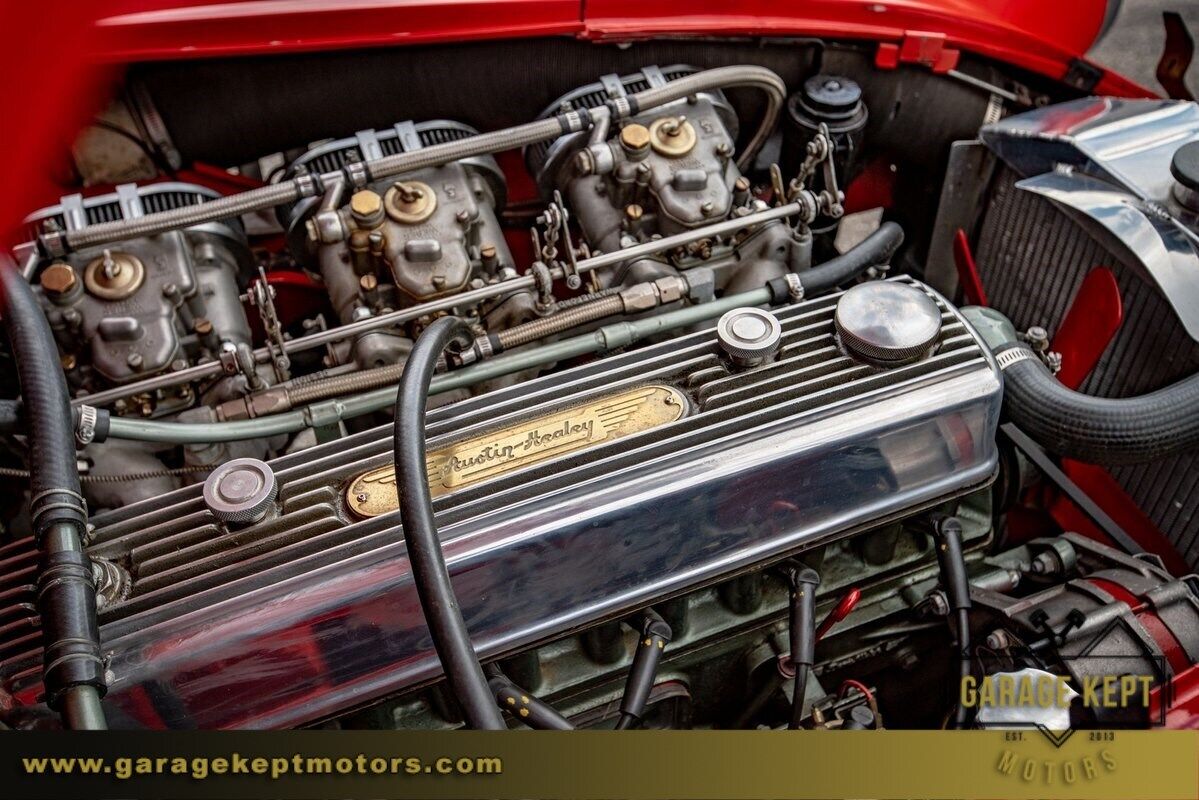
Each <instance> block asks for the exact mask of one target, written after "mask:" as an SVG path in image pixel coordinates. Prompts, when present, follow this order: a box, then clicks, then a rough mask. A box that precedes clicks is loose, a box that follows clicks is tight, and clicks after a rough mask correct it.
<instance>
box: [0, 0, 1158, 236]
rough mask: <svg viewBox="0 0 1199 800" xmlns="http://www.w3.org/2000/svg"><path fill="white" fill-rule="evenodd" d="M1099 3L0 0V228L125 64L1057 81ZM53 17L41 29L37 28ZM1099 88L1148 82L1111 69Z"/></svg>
mask: <svg viewBox="0 0 1199 800" xmlns="http://www.w3.org/2000/svg"><path fill="white" fill-rule="evenodd" d="M1107 5H1108V4H1107V0H1073V2H1070V3H1045V2H1044V1H1043V0H897V1H892V0H887V1H886V2H869V1H868V0H793V1H792V2H780V1H779V0H745V1H744V2H736V3H730V2H727V0H692V1H691V2H689V3H684V4H679V3H668V2H663V0H638V1H636V2H634V1H633V0H585V1H584V0H431V1H429V2H421V1H420V0H415V1H414V0H392V1H391V2H387V1H386V0H341V1H340V2H339V1H338V0H244V1H243V2H203V1H202V0H201V1H200V2H195V1H194V0H193V2H181V1H180V0H148V1H147V0H142V1H141V2H137V1H136V0H115V1H114V2H109V3H106V4H105V3H77V2H64V0H45V1H44V2H41V3H36V4H32V3H9V4H6V5H5V6H3V7H2V9H0V22H2V23H3V24H2V25H0V29H2V30H7V31H9V41H8V43H7V44H8V46H7V47H6V48H5V49H4V50H3V51H0V52H2V53H3V54H2V55H0V59H2V65H3V74H4V76H5V78H4V81H3V82H2V84H0V100H2V101H3V106H4V108H6V109H7V110H8V112H9V113H10V114H13V115H19V119H20V122H19V124H12V123H10V124H9V125H8V126H6V129H7V131H8V137H9V138H8V145H9V146H8V147H5V148H3V149H2V150H0V168H3V169H4V171H5V174H6V175H9V176H10V178H15V181H14V182H13V184H12V185H16V186H19V187H21V190H20V191H16V192H4V193H0V226H2V227H3V228H4V229H5V230H12V229H14V228H13V226H15V225H16V223H17V222H18V220H19V219H20V217H21V216H22V215H23V213H24V212H25V211H26V210H27V209H29V208H33V207H36V206H37V205H38V204H39V203H42V202H48V201H50V200H52V199H54V196H55V193H56V192H55V189H54V188H53V181H51V180H49V178H48V171H47V169H46V168H45V166H44V165H45V164H46V163H48V159H49V158H50V157H51V154H53V153H60V152H62V147H63V145H64V143H65V142H68V141H69V140H70V139H71V138H72V137H73V136H74V133H75V131H76V130H77V129H78V126H79V124H81V123H82V122H83V121H84V120H86V119H87V118H89V117H90V116H91V115H92V114H93V113H94V111H95V110H96V108H97V107H98V106H99V105H100V104H102V103H103V102H104V98H105V97H106V96H107V95H108V89H109V88H110V87H109V84H110V83H111V82H112V81H113V80H114V79H115V78H116V77H117V76H119V74H120V65H123V64H126V63H129V62H133V61H146V60H161V59H185V58H204V57H215V56H229V55H243V56H244V55H264V54H270V53H279V52H295V51H304V50H327V49H342V48H360V47H378V46H389V45H390V46H394V45H398V44H415V43H423V42H437V41H451V40H464V39H495V38H513V37H528V36H561V35H567V36H575V37H578V38H581V39H588V40H598V41H605V40H607V41H611V40H628V39H636V38H643V37H652V36H664V35H684V36H702V35H720V36H730V35H763V36H822V37H830V38H852V39H869V40H875V41H880V42H898V41H901V40H903V39H904V38H905V37H908V36H911V35H912V34H914V33H915V34H921V35H928V34H932V35H933V37H941V36H943V37H944V41H945V45H946V46H949V47H954V48H958V49H961V50H965V51H969V52H974V53H978V54H980V55H984V56H988V57H991V58H995V59H998V60H1000V61H1004V62H1008V63H1011V64H1015V65H1018V66H1020V67H1023V68H1025V69H1030V70H1033V71H1035V72H1039V73H1042V74H1045V75H1048V76H1050V77H1053V78H1061V77H1062V76H1064V75H1065V73H1066V70H1067V69H1068V68H1069V65H1070V63H1071V61H1072V60H1074V59H1076V58H1079V57H1081V56H1082V55H1083V54H1085V52H1086V50H1087V49H1088V48H1089V47H1090V45H1091V44H1092V43H1093V41H1094V40H1095V38H1096V37H1097V36H1098V35H1099V33H1100V31H1101V30H1102V27H1103V24H1104V20H1105V14H1106V12H1107ZM49 20H53V22H54V24H53V25H51V24H48V21H49ZM1096 90H1097V91H1098V92H1099V93H1103V94H1117V95H1143V94H1147V90H1145V89H1143V88H1142V87H1139V86H1137V85H1136V84H1134V83H1132V82H1130V81H1128V80H1126V79H1124V78H1121V77H1120V76H1118V75H1114V74H1112V73H1106V74H1105V76H1104V78H1103V79H1102V80H1101V81H1100V83H1099V85H1098V86H1097V87H1096Z"/></svg>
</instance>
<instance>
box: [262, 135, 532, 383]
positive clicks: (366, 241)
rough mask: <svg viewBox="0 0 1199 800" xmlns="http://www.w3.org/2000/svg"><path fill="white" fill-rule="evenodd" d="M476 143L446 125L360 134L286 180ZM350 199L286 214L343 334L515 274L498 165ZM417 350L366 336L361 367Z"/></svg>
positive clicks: (482, 161)
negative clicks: (462, 141) (458, 142)
mask: <svg viewBox="0 0 1199 800" xmlns="http://www.w3.org/2000/svg"><path fill="white" fill-rule="evenodd" d="M474 133H475V131H474V129H472V128H470V127H468V126H466V125H462V124H460V123H456V122H448V121H444V120H438V121H431V122H421V123H413V122H401V123H398V124H397V125H395V126H393V127H392V128H390V129H386V130H377V131H370V130H368V131H360V132H358V133H357V134H355V135H354V136H353V137H350V138H345V139H339V140H337V141H333V142H329V143H326V144H322V145H318V146H316V147H313V148H312V149H310V150H309V151H308V152H307V153H305V154H304V155H303V156H301V157H300V158H299V159H297V160H296V161H295V162H293V163H292V165H291V166H290V167H289V168H288V174H289V175H297V174H301V173H302V172H313V173H324V172H328V171H330V170H340V169H344V168H346V167H347V165H351V164H354V163H355V162H359V161H361V160H363V159H374V158H379V157H382V156H385V155H393V154H395V153H400V152H410V151H413V150H418V149H420V148H421V147H424V146H427V145H430V144H436V143H440V142H446V141H453V140H455V139H459V138H462V137H464V136H469V135H473V134H474ZM346 194H347V193H343V196H342V198H341V202H342V203H344V204H343V205H339V206H338V207H336V208H326V207H323V206H322V205H321V200H319V199H318V198H311V199H310V200H308V201H301V202H300V203H297V204H295V205H294V206H291V207H289V208H286V209H283V210H282V212H281V214H282V217H283V219H282V221H283V223H284V225H285V227H286V228H287V230H288V236H289V239H291V240H292V241H293V243H299V242H301V241H302V242H303V245H304V246H303V247H302V248H301V247H293V252H306V253H308V254H309V256H310V258H311V259H312V261H313V262H314V263H315V265H316V266H317V268H318V269H319V271H320V274H321V276H322V278H323V279H324V282H325V288H326V290H327V291H328V293H329V298H330V300H331V301H332V304H333V308H334V310H335V311H336V313H337V316H338V318H339V320H340V322H341V323H343V324H344V323H348V322H354V321H357V320H361V319H366V318H369V317H371V316H374V315H377V314H385V313H387V312H389V311H393V310H396V309H399V308H403V307H406V306H410V305H414V304H416V303H420V302H424V301H426V300H430V299H433V298H436V297H442V296H446V295H451V294H454V293H457V292H461V291H462V290H464V289H466V288H468V286H470V285H471V283H472V282H480V281H483V280H487V279H489V278H495V277H497V276H498V275H499V274H500V273H501V271H502V270H505V269H511V268H512V263H513V262H512V257H511V255H510V253H509V251H508V248H507V245H506V244H505V242H504V236H503V231H502V230H501V228H500V224H499V220H498V218H497V213H498V211H499V209H501V208H502V207H503V204H504V201H505V196H506V185H505V182H504V177H503V173H502V172H501V171H500V169H499V166H498V165H497V164H496V162H495V159H494V158H492V157H490V156H485V157H478V158H468V159H463V160H461V161H456V162H453V163H449V164H445V165H442V166H435V167H427V168H424V169H420V170H417V171H415V172H411V173H408V174H405V175H402V176H399V177H398V178H389V179H385V180H381V181H373V182H371V183H369V184H368V185H366V186H365V187H363V188H361V189H359V190H357V191H355V192H353V194H351V195H349V196H348V197H346V196H345V195H346ZM410 346H411V342H410V340H407V339H405V338H404V337H398V336H391V335H386V334H368V335H367V336H364V337H362V339H360V340H359V341H358V343H357V344H356V346H355V352H354V358H355V359H356V360H357V361H359V362H360V363H361V362H368V363H366V364H363V365H365V366H381V365H383V364H387V363H395V362H396V361H398V360H399V359H400V358H401V357H402V356H403V354H404V353H406V352H407V350H408V348H409V347H410Z"/></svg>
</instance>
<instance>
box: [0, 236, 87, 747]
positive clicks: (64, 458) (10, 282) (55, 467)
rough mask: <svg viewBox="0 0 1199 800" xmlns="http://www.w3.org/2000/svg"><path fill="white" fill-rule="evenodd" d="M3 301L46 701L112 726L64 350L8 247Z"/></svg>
mask: <svg viewBox="0 0 1199 800" xmlns="http://www.w3.org/2000/svg"><path fill="white" fill-rule="evenodd" d="M0 308H2V309H3V314H4V329H5V331H6V332H7V333H8V340H9V345H10V347H11V348H12V352H13V357H14V359H15V360H16V364H17V375H18V379H19V380H20V383H21V394H22V396H23V408H24V409H25V411H26V413H25V416H26V417H27V421H28V434H29V448H30V458H29V466H30V473H31V474H30V501H29V505H30V509H29V510H30V518H31V520H32V523H33V532H34V535H35V536H36V537H37V541H38V543H39V546H40V548H41V551H42V568H41V573H40V576H39V579H38V612H39V614H40V616H41V625H42V648H43V653H44V655H43V676H42V680H43V683H44V684H45V689H46V702H47V703H48V704H49V706H50V707H51V708H53V709H55V710H56V711H60V712H61V713H62V714H63V718H64V720H65V721H66V724H67V726H68V727H71V728H81V729H103V728H105V727H106V725H105V720H104V713H103V710H102V708H101V707H100V698H101V697H102V696H103V695H104V692H105V690H106V688H107V687H106V685H105V681H104V663H103V661H102V660H101V656H100V628H99V624H98V623H97V621H96V591H95V586H94V584H93V583H92V569H91V562H90V561H89V560H88V557H87V554H86V553H84V551H83V544H82V542H83V540H84V537H85V535H86V533H87V510H86V508H85V506H84V503H83V496H82V495H81V494H80V491H79V471H78V465H77V463H76V459H75V437H74V431H73V429H72V428H73V420H74V415H73V414H72V411H71V400H70V395H69V393H68V391H67V384H66V379H65V378H64V377H63V373H62V369H60V368H59V364H58V349H57V347H56V346H55V344H54V337H53V334H52V333H51V331H50V326H49V324H48V323H47V322H46V317H45V315H44V314H43V313H42V309H41V307H40V306H39V305H38V302H37V298H36V297H35V296H34V294H33V290H32V289H31V288H30V286H29V284H28V283H27V282H26V281H25V279H24V277H22V275H21V273H20V271H19V270H18V269H17V267H16V264H15V263H13V261H12V259H11V258H10V257H9V256H8V255H7V254H0Z"/></svg>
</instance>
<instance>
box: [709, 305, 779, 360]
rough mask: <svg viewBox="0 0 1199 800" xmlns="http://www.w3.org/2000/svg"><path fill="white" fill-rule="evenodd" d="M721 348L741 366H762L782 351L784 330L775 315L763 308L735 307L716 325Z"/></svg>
mask: <svg viewBox="0 0 1199 800" xmlns="http://www.w3.org/2000/svg"><path fill="white" fill-rule="evenodd" d="M716 338H717V339H718V340H719V341H720V346H721V347H722V348H724V351H725V352H726V353H728V354H729V357H730V358H732V359H733V361H735V362H737V363H739V364H759V363H761V362H763V361H766V360H767V359H769V358H770V357H771V356H773V355H774V354H775V352H777V351H778V349H779V343H780V342H781V341H782V338H783V328H782V326H781V325H779V321H778V320H777V319H776V318H775V316H774V315H773V314H770V313H768V312H766V311H762V310H761V309H759V308H734V309H733V310H732V311H729V312H727V313H725V315H724V316H723V317H721V318H720V321H719V322H717V323H716Z"/></svg>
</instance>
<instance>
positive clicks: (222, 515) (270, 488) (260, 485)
mask: <svg viewBox="0 0 1199 800" xmlns="http://www.w3.org/2000/svg"><path fill="white" fill-rule="evenodd" d="M278 493H279V484H278V483H277V482H276V481H275V473H274V471H273V470H272V469H271V468H270V466H269V465H268V464H267V463H266V462H265V461H259V460H258V459H257V458H235V459H233V460H232V461H230V462H228V463H225V464H222V465H221V466H219V467H217V468H216V469H215V470H213V471H212V472H211V473H210V474H209V476H208V480H206V481H204V503H205V505H207V506H208V510H209V511H211V512H212V514H213V516H214V517H216V518H217V519H219V520H221V521H222V522H226V523H231V524H238V525H245V524H249V523H251V522H257V521H258V520H260V519H262V518H263V517H264V516H266V512H267V509H269V508H270V506H271V504H272V503H274V502H275V496H276V495H277V494H278Z"/></svg>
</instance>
